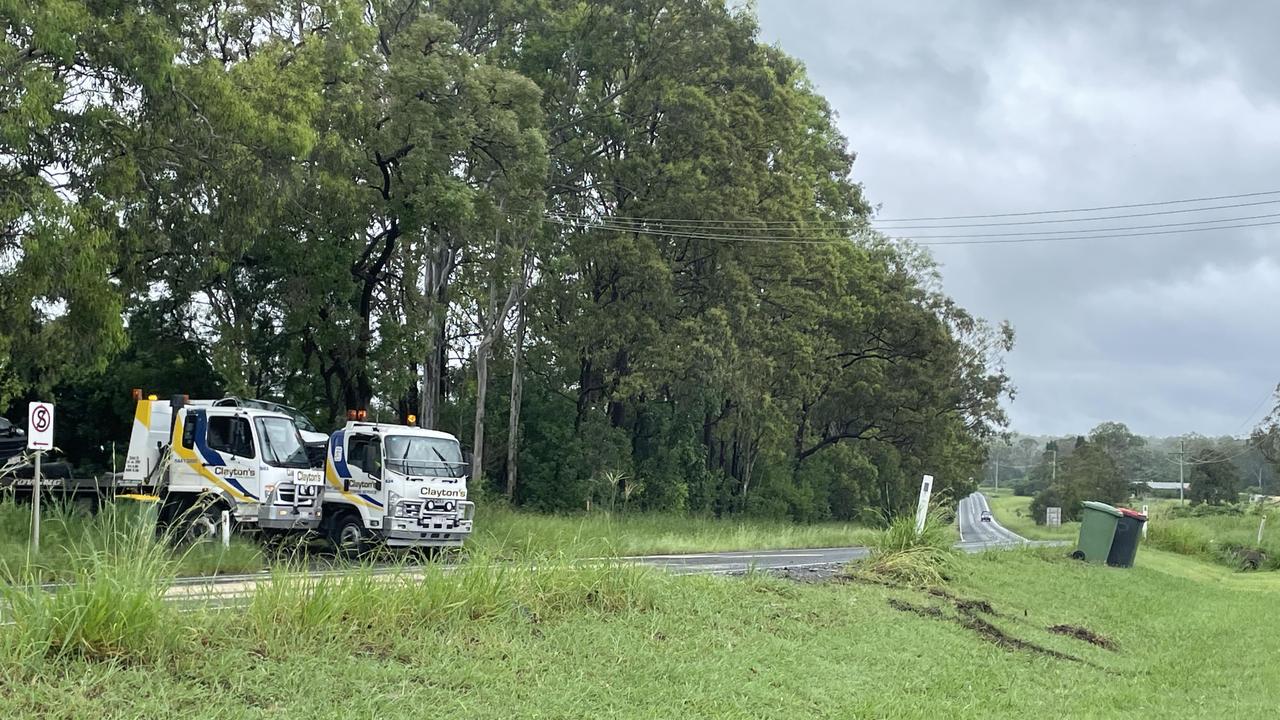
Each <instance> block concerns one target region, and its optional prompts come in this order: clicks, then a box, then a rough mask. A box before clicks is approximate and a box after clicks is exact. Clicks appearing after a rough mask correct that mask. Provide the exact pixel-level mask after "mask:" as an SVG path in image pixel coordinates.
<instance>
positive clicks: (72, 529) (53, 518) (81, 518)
mask: <svg viewBox="0 0 1280 720" xmlns="http://www.w3.org/2000/svg"><path fill="white" fill-rule="evenodd" d="M42 510H43V513H42V516H41V523H40V554H39V555H38V556H33V555H32V554H31V551H30V542H31V506H30V505H26V504H23V505H19V504H17V503H15V502H14V500H13V498H12V497H8V498H5V499H4V500H0V576H3V575H8V576H14V577H26V576H32V577H34V578H37V579H40V580H42V581H59V580H67V579H70V578H72V577H73V576H74V575H75V572H76V568H78V567H79V566H80V565H81V562H80V561H81V556H82V555H83V554H84V552H85V551H86V549H87V548H97V549H102V548H108V547H111V548H114V547H118V546H119V544H120V538H121V537H122V536H125V537H135V536H136V537H141V536H143V535H154V533H155V521H156V506H155V505H154V504H152V503H143V502H134V501H127V500H122V501H118V502H109V503H103V504H102V506H101V507H100V508H99V509H98V511H97V512H96V513H89V512H88V511H86V510H85V509H83V508H80V507H76V506H75V505H72V504H65V503H48V504H46V505H45V506H44V507H43V508H42ZM156 551H157V552H169V555H168V557H169V559H171V560H173V561H174V562H176V566H175V572H176V573H177V574H179V575H215V574H219V573H242V572H254V571H257V570H259V569H261V568H262V567H263V565H264V563H265V558H264V555H263V552H262V549H261V548H260V547H259V546H258V544H257V543H256V542H254V541H253V540H252V539H249V538H246V537H240V536H233V537H232V538H231V545H230V547H225V548H224V547H223V546H222V545H221V544H220V543H201V544H198V545H193V546H190V547H186V548H182V549H181V550H174V551H169V550H168V548H166V547H163V546H157V548H156Z"/></svg>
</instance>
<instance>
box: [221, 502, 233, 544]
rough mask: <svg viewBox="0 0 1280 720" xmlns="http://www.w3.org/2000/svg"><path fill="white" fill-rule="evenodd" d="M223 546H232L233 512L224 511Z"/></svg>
mask: <svg viewBox="0 0 1280 720" xmlns="http://www.w3.org/2000/svg"><path fill="white" fill-rule="evenodd" d="M222 547H224V548H228V547H231V513H229V512H227V511H226V510H223V511H222Z"/></svg>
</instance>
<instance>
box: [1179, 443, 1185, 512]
mask: <svg viewBox="0 0 1280 720" xmlns="http://www.w3.org/2000/svg"><path fill="white" fill-rule="evenodd" d="M1186 456H1187V441H1186V440H1179V441H1178V504H1179V505H1185V504H1186V499H1184V498H1183V496H1182V490H1183V488H1185V487H1186V486H1187V483H1186V481H1185V480H1183V479H1182V468H1183V460H1185V459H1186Z"/></svg>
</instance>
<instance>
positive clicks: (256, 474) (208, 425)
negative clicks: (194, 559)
mask: <svg viewBox="0 0 1280 720" xmlns="http://www.w3.org/2000/svg"><path fill="white" fill-rule="evenodd" d="M134 397H135V398H136V399H137V407H136V410H135V413H134V419H133V430H132V433H131V435H130V438H129V450H128V454H127V455H126V457H125V463H124V469H123V472H122V473H121V477H120V481H121V483H122V484H125V485H130V486H137V487H139V488H141V489H142V490H143V491H144V492H147V491H149V492H153V493H155V494H156V495H159V496H160V497H161V499H162V500H161V506H160V513H159V517H158V520H159V524H160V527H162V528H175V527H176V528H177V533H178V534H180V535H181V536H183V537H185V538H186V539H188V540H199V539H205V538H208V537H212V536H214V535H215V534H216V533H217V532H218V529H219V525H220V522H221V515H222V512H223V511H227V512H229V513H230V515H231V518H233V519H234V520H235V525H236V527H237V529H239V530H242V531H243V530H250V531H253V530H256V531H259V532H261V533H263V534H264V535H278V534H283V533H289V532H299V531H308V530H314V529H316V528H317V527H318V525H319V523H320V519H321V503H322V501H323V497H324V492H323V485H324V475H323V473H322V472H321V471H320V470H318V469H314V468H312V467H311V463H309V462H308V460H307V454H306V447H305V445H304V443H303V441H302V437H301V436H300V435H299V433H298V428H297V426H296V425H295V424H294V421H293V419H292V418H291V417H290V416H289V415H287V414H285V413H281V412H273V411H269V410H262V409H259V408H254V407H242V406H228V405H219V404H218V401H215V400H191V399H189V398H188V397H186V396H183V395H175V396H173V397H172V398H170V399H169V400H167V401H163V400H159V399H157V398H156V396H155V395H150V396H147V397H142V396H141V392H140V391H135V392H134Z"/></svg>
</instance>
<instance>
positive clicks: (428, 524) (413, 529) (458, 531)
mask: <svg viewBox="0 0 1280 720" xmlns="http://www.w3.org/2000/svg"><path fill="white" fill-rule="evenodd" d="M470 534H471V520H470V519H467V520H463V519H461V518H459V517H456V516H428V517H425V518H422V519H421V520H419V519H417V518H387V520H386V522H385V523H384V527H383V529H382V537H383V540H384V541H385V542H386V543H387V544H388V545H391V546H393V547H456V546H459V545H462V542H463V541H464V540H466V539H467V536H468V535H470Z"/></svg>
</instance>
